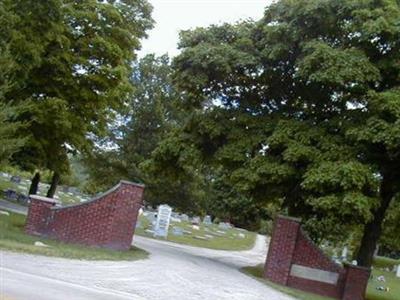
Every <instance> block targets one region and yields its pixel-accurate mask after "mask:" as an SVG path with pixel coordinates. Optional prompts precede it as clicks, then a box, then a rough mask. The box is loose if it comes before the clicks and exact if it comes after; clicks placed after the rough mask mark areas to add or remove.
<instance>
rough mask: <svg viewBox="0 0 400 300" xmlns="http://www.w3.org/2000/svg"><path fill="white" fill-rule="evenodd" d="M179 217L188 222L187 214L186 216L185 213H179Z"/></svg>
mask: <svg viewBox="0 0 400 300" xmlns="http://www.w3.org/2000/svg"><path fill="white" fill-rule="evenodd" d="M180 219H181V220H182V221H183V222H189V216H188V215H187V214H182V215H180Z"/></svg>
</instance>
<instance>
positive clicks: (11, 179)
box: [10, 176, 21, 184]
mask: <svg viewBox="0 0 400 300" xmlns="http://www.w3.org/2000/svg"><path fill="white" fill-rule="evenodd" d="M10 181H11V182H13V183H16V184H20V183H21V177H19V176H11V178H10Z"/></svg>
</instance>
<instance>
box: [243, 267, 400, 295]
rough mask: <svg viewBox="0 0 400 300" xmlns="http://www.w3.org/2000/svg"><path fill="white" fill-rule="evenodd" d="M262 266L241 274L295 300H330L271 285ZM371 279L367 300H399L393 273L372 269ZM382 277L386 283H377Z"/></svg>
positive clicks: (398, 283)
mask: <svg viewBox="0 0 400 300" xmlns="http://www.w3.org/2000/svg"><path fill="white" fill-rule="evenodd" d="M263 268H264V266H263V265H258V266H254V267H244V268H242V269H241V270H242V272H244V273H246V274H248V275H250V276H253V277H255V278H256V279H258V280H260V281H262V282H263V283H265V284H267V285H269V286H271V287H272V288H274V289H276V290H279V291H281V292H283V293H285V294H288V295H291V296H293V297H295V298H296V299H301V300H328V299H329V300H330V299H332V298H328V297H322V296H318V295H314V294H310V293H306V292H303V291H300V290H297V289H293V288H289V287H287V286H282V285H278V284H275V283H272V282H270V281H268V280H266V279H264V278H263V272H264V270H263ZM372 275H373V279H371V280H370V281H369V283H368V288H367V300H399V299H400V278H397V277H396V276H395V274H394V273H391V272H386V271H381V270H379V269H376V268H375V269H374V270H373V271H372ZM380 275H383V276H384V277H385V279H386V282H380V281H377V279H376V278H377V277H378V276H380ZM378 286H384V287H389V289H390V291H389V292H383V291H378V290H377V289H376V287H378Z"/></svg>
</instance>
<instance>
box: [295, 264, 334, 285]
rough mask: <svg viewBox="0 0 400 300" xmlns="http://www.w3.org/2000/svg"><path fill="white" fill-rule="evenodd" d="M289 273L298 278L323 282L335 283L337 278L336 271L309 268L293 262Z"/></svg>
mask: <svg viewBox="0 0 400 300" xmlns="http://www.w3.org/2000/svg"><path fill="white" fill-rule="evenodd" d="M290 275H291V276H295V277H299V278H304V279H309V280H314V281H319V282H325V283H329V284H336V283H337V281H338V279H339V274H338V273H334V272H329V271H325V270H320V269H314V268H309V267H305V266H301V265H295V264H293V265H292V268H291V270H290Z"/></svg>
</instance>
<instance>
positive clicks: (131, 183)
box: [119, 180, 145, 188]
mask: <svg viewBox="0 0 400 300" xmlns="http://www.w3.org/2000/svg"><path fill="white" fill-rule="evenodd" d="M119 183H125V184H130V185H134V186H137V187H141V188H144V187H145V185H144V184H141V183H136V182H132V181H128V180H120V181H119Z"/></svg>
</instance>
